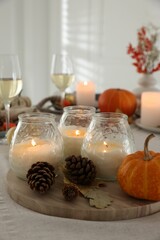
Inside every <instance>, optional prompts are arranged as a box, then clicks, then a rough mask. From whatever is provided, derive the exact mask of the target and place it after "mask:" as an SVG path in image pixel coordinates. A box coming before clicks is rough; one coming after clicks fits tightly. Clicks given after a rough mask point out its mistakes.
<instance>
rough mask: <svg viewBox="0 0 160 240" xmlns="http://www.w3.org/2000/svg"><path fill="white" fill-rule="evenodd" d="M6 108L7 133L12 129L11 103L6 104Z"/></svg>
mask: <svg viewBox="0 0 160 240" xmlns="http://www.w3.org/2000/svg"><path fill="white" fill-rule="evenodd" d="M4 107H5V111H6V132H7V131H8V130H9V127H10V103H9V102H7V103H5V104H4Z"/></svg>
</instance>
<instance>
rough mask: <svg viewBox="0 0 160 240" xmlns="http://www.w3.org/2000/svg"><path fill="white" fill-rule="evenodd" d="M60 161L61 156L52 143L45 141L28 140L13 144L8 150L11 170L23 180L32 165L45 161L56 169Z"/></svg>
mask: <svg viewBox="0 0 160 240" xmlns="http://www.w3.org/2000/svg"><path fill="white" fill-rule="evenodd" d="M11 158H12V159H11ZM60 160H61V154H60V153H59V152H58V151H56V148H55V147H54V145H53V143H52V142H50V141H47V140H41V139H32V140H28V141H25V142H21V143H17V144H15V145H14V146H13V148H11V150H10V166H11V169H12V170H13V171H14V172H15V173H16V175H17V176H18V177H20V178H22V179H24V180H26V174H27V172H28V170H29V169H30V167H31V165H32V164H33V163H36V162H38V161H40V162H41V161H46V162H48V163H50V164H52V165H53V166H54V167H55V168H56V167H57V165H58V162H59V161H60Z"/></svg>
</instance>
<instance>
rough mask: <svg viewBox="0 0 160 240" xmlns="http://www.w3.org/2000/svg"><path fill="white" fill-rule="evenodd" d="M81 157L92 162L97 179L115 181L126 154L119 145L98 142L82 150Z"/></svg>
mask: <svg viewBox="0 0 160 240" xmlns="http://www.w3.org/2000/svg"><path fill="white" fill-rule="evenodd" d="M82 156H84V157H87V158H89V159H90V160H92V161H93V163H94V164H95V166H96V170H97V178H100V179H104V180H115V179H116V176H117V171H118V168H119V166H120V164H121V162H122V159H123V158H124V156H126V153H125V152H124V151H123V147H122V145H121V144H120V143H116V142H110V141H108V142H106V141H99V142H95V143H91V144H89V146H88V148H87V149H83V150H82Z"/></svg>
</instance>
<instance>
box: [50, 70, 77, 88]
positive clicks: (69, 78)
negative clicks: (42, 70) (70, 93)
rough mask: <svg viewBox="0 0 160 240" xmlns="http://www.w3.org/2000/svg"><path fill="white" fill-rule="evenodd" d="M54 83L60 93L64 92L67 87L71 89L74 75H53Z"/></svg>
mask: <svg viewBox="0 0 160 240" xmlns="http://www.w3.org/2000/svg"><path fill="white" fill-rule="evenodd" d="M51 78H52V82H53V83H54V84H55V85H56V87H57V88H58V89H59V90H60V91H64V90H65V89H66V88H67V87H69V86H70V85H71V84H72V83H73V81H74V79H75V75H74V74H52V75H51Z"/></svg>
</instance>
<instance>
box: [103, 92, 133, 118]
mask: <svg viewBox="0 0 160 240" xmlns="http://www.w3.org/2000/svg"><path fill="white" fill-rule="evenodd" d="M136 106H137V100H136V96H135V95H134V94H133V93H132V92H130V91H128V90H125V89H119V88H110V89H107V90H105V91H104V92H103V93H101V95H100V96H99V98H98V107H99V109H100V111H101V112H122V113H124V114H126V115H128V116H132V115H133V114H134V112H135V110H136Z"/></svg>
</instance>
